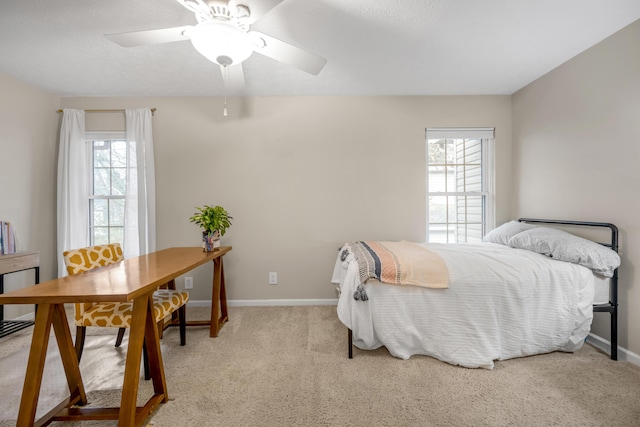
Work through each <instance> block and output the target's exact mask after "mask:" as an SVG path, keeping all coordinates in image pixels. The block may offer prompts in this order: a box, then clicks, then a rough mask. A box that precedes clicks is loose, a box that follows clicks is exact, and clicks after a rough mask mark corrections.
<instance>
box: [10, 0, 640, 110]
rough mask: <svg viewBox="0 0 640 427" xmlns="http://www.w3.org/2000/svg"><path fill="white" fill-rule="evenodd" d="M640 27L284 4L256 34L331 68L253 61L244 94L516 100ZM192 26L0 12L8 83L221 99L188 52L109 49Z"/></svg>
mask: <svg viewBox="0 0 640 427" xmlns="http://www.w3.org/2000/svg"><path fill="white" fill-rule="evenodd" d="M256 2H257V3H260V0H246V1H244V2H243V3H245V4H248V5H249V6H250V7H251V5H252V4H255V3H256ZM637 19H640V1H639V0H315V1H312V0H284V1H283V2H282V3H280V4H279V5H278V6H276V7H275V8H274V9H273V10H271V11H270V12H269V13H267V14H266V15H265V16H263V17H262V18H261V19H260V20H258V21H257V22H256V23H255V24H254V25H253V26H252V29H255V30H258V31H261V32H264V33H266V34H269V35H272V36H275V37H278V38H280V39H282V40H285V41H287V42H289V43H292V44H294V45H297V46H300V47H302V48H305V49H307V50H310V51H312V52H314V53H316V54H319V55H321V56H323V57H325V58H326V59H327V61H328V62H327V65H326V66H325V68H324V69H323V70H322V72H321V73H320V74H319V75H317V76H313V75H309V74H306V73H305V72H303V71H300V70H297V69H295V68H292V67H290V66H287V65H284V64H281V63H279V62H276V61H274V60H272V59H270V58H266V57H264V56H262V55H259V54H256V53H254V54H253V55H252V56H251V57H250V58H249V59H247V60H246V61H245V62H244V64H243V65H244V72H245V77H246V87H245V89H244V90H243V91H241V92H235V93H232V94H235V95H255V96H270V95H474V94H511V93H513V92H515V91H517V90H518V89H520V88H522V87H523V86H525V85H527V84H528V83H530V82H531V81H533V80H535V79H536V78H538V77H540V76H542V75H543V74H545V73H547V72H548V71H550V70H552V69H553V68H555V67H557V66H558V65H560V64H562V63H563V62H565V61H567V60H568V59H570V58H572V57H574V56H575V55H577V54H579V53H580V52H582V51H584V50H586V49H588V48H589V47H591V46H593V45H594V44H596V43H598V42H599V41H601V40H603V39H604V38H606V37H608V36H609V35H611V34H613V33H615V32H616V31H618V30H620V29H621V28H623V27H624V26H626V25H628V24H630V23H632V22H633V21H635V20H637ZM193 24H196V20H195V18H194V16H193V14H192V13H191V12H189V11H188V10H187V9H185V8H184V7H183V6H181V5H180V4H179V3H178V2H177V1H176V0H108V1H105V0H82V1H79V0H46V1H45V0H20V1H18V0H0V72H3V73H5V74H8V75H11V76H14V77H16V78H18V79H19V80H22V81H25V82H27V83H30V84H33V85H35V86H38V87H41V88H43V89H45V90H47V91H50V92H53V93H56V94H59V95H60V96H65V97H66V96H211V95H222V94H223V93H224V91H223V85H222V78H221V75H220V71H219V68H218V67H217V65H215V64H213V63H211V62H209V61H207V60H206V59H205V58H204V57H202V56H200V54H198V53H197V52H196V51H195V50H194V48H193V47H192V45H191V43H190V42H189V41H182V42H174V43H167V44H163V45H153V46H141V47H134V48H123V47H120V46H118V45H116V44H114V43H113V42H111V41H109V40H108V39H106V38H105V37H104V35H105V34H113V33H121V32H128V31H137V30H148V29H156V28H167V27H174V26H179V25H193Z"/></svg>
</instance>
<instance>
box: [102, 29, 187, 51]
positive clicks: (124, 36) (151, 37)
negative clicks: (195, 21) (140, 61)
mask: <svg viewBox="0 0 640 427" xmlns="http://www.w3.org/2000/svg"><path fill="white" fill-rule="evenodd" d="M192 28H193V26H191V25H184V26H182V27H173V28H162V29H160V30H147V31H133V32H130V33H118V34H105V37H106V38H108V39H109V40H111V41H112V42H114V43H116V44H119V45H120V46H123V47H134V46H146V45H151V44H160V43H170V42H177V41H182V40H189V36H188V34H189V30H191V29H192Z"/></svg>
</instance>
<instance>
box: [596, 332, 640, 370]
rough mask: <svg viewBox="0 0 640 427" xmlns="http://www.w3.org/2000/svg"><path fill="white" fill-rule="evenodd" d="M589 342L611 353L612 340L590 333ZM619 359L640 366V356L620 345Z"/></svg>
mask: <svg viewBox="0 0 640 427" xmlns="http://www.w3.org/2000/svg"><path fill="white" fill-rule="evenodd" d="M587 342H588V343H589V344H591V345H593V346H594V347H597V348H599V349H600V350H602V351H604V352H605V353H607V354H611V342H610V341H608V340H606V339H604V338H602V337H600V336H598V335H595V334H589V336H588V337H587ZM618 360H620V361H623V362H630V363H633V364H634V365H637V366H640V356H638V355H637V354H635V353H634V352H632V351H629V350H627V349H626V348H624V347H620V346H618Z"/></svg>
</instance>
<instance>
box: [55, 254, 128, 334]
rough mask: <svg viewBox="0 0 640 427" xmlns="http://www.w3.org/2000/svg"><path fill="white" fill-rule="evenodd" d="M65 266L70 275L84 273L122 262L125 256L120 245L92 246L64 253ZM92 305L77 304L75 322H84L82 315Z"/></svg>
mask: <svg viewBox="0 0 640 427" xmlns="http://www.w3.org/2000/svg"><path fill="white" fill-rule="evenodd" d="M62 255H63V257H64V264H65V266H66V267H67V273H69V275H74V274H79V273H83V272H85V271H89V270H93V269H95V268H99V267H104V266H105V265H109V264H115V263H116V262H119V261H122V260H123V259H124V255H123V254H122V248H121V247H120V244H119V243H111V244H108V245H100V246H90V247H88V248H80V249H72V250H69V251H65V252H63V254H62ZM92 305H93V304H92V303H78V304H75V320H76V322H80V321H81V320H82V313H84V311H85V310H88V309H90V308H91V306H92Z"/></svg>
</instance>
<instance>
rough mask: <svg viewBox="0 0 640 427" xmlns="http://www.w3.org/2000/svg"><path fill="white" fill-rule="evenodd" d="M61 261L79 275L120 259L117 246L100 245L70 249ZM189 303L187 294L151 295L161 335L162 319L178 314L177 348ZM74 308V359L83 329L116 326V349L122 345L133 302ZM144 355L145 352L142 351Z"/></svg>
mask: <svg viewBox="0 0 640 427" xmlns="http://www.w3.org/2000/svg"><path fill="white" fill-rule="evenodd" d="M63 256H64V262H65V265H66V267H67V272H68V273H69V275H73V274H79V273H82V272H85V271H89V270H93V269H95V268H99V267H104V266H105V265H109V264H114V263H116V262H119V261H122V260H123V259H124V256H123V254H122V248H121V247H120V244H118V243H113V244H109V245H102V246H91V247H88V248H81V249H74V250H70V251H65V252H64V253H63ZM187 301H189V294H188V293H187V292H183V291H178V290H175V289H159V290H157V291H155V292H154V293H153V306H154V313H155V320H156V323H158V330H159V332H160V333H162V330H163V328H164V319H165V318H166V317H167V316H171V315H173V313H174V312H175V311H178V318H179V321H180V345H185V342H186V315H185V305H186V303H187ZM74 305H75V324H76V343H75V347H76V354H77V355H78V360H80V357H81V356H82V349H83V347H84V339H85V335H86V328H87V326H98V327H116V328H120V329H119V331H118V338H117V340H116V347H118V346H120V343H121V342H122V335H123V333H124V330H125V328H128V327H129V326H130V325H131V315H132V313H133V302H126V303H111V302H102V303H78V304H74ZM145 354H146V352H145Z"/></svg>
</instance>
